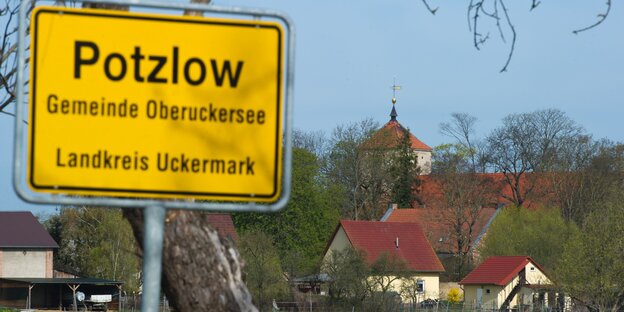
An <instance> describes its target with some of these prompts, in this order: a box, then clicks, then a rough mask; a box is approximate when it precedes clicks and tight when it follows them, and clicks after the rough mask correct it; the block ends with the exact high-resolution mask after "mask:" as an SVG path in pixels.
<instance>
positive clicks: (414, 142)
mask: <svg viewBox="0 0 624 312" xmlns="http://www.w3.org/2000/svg"><path fill="white" fill-rule="evenodd" d="M404 129H405V128H403V126H402V125H401V124H400V123H399V122H398V121H396V120H390V121H388V123H386V124H385V125H384V126H383V127H381V129H379V130H378V131H377V132H375V133H374V134H373V136H372V137H371V138H370V139H368V140H367V141H366V142H364V143H362V148H364V149H375V148H394V147H396V146H398V145H399V144H400V143H401V139H403V131H404ZM409 138H410V143H411V147H412V148H413V149H415V150H418V151H427V152H430V151H431V147H429V146H428V145H427V144H425V143H423V142H422V141H421V140H419V139H418V138H416V137H415V136H414V135H413V134H412V133H411V132H410V134H409Z"/></svg>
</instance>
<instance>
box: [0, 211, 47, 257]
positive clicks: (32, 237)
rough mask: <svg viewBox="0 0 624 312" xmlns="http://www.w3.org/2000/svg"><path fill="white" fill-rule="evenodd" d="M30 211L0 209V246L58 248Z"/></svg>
mask: <svg viewBox="0 0 624 312" xmlns="http://www.w3.org/2000/svg"><path fill="white" fill-rule="evenodd" d="M58 247H59V246H58V244H57V243H56V242H55V241H54V239H53V238H52V236H50V234H49V233H48V231H46V229H45V228H44V227H43V225H41V223H39V221H37V219H36V218H35V216H33V214H32V213H31V212H30V211H0V248H58Z"/></svg>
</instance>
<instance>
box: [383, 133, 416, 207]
mask: <svg viewBox="0 0 624 312" xmlns="http://www.w3.org/2000/svg"><path fill="white" fill-rule="evenodd" d="M390 161H391V162H390V174H391V177H392V178H393V183H392V188H391V196H392V202H393V203H396V204H398V205H399V207H412V203H413V202H414V201H415V200H416V196H415V192H414V188H415V187H416V186H417V185H418V183H419V180H418V178H417V177H418V174H419V173H420V170H419V167H418V163H417V161H418V157H417V155H416V153H415V152H414V150H413V149H412V142H411V140H410V132H409V129H406V128H403V129H402V136H401V140H400V142H399V144H398V145H397V146H396V147H395V148H394V151H393V154H392V157H391V160H390Z"/></svg>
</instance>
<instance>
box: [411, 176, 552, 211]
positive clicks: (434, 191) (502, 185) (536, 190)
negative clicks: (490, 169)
mask: <svg viewBox="0 0 624 312" xmlns="http://www.w3.org/2000/svg"><path fill="white" fill-rule="evenodd" d="M477 177H479V178H480V179H481V185H482V186H483V187H484V188H487V189H489V190H490V191H491V195H492V196H491V198H490V203H489V206H490V207H497V206H498V205H500V204H503V205H507V204H509V203H511V198H512V197H513V196H512V190H511V187H510V186H509V184H508V183H507V182H506V178H505V174H503V173H479V174H477ZM419 179H420V180H421V185H420V186H419V188H418V195H419V196H420V198H421V199H422V200H423V201H424V202H425V204H426V205H427V206H429V205H434V202H435V201H436V200H437V199H440V198H442V196H443V193H442V185H440V183H439V182H438V181H437V176H436V175H435V174H430V175H421V176H420V177H419ZM549 183H550V182H549V180H548V177H546V176H544V175H543V174H538V173H525V174H523V175H522V176H521V177H520V188H521V191H523V192H524V191H526V188H527V187H531V188H532V191H531V193H530V194H529V196H528V198H526V199H525V202H524V204H523V206H524V207H525V208H537V207H539V206H540V205H544V204H548V203H550V202H552V201H553V199H554V198H553V194H551V193H549V192H548V190H550V187H549Z"/></svg>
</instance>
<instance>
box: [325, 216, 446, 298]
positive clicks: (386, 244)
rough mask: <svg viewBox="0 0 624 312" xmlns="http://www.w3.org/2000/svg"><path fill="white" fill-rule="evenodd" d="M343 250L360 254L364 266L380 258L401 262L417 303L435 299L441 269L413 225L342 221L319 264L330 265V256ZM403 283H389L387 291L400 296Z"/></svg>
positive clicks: (426, 242)
mask: <svg viewBox="0 0 624 312" xmlns="http://www.w3.org/2000/svg"><path fill="white" fill-rule="evenodd" d="M346 248H354V249H356V250H359V251H361V252H363V253H364V255H365V259H364V260H365V262H366V263H367V264H368V265H372V264H373V263H374V262H375V261H376V260H377V259H379V257H380V256H382V255H387V256H389V257H396V258H398V259H400V260H402V261H404V264H405V267H404V270H405V271H406V272H405V275H406V276H408V278H410V279H412V280H414V279H415V280H417V283H418V292H419V294H420V296H419V298H418V301H422V300H425V299H438V298H439V287H440V286H439V284H440V273H442V272H444V267H443V266H442V263H440V260H439V259H438V257H437V256H436V254H435V252H434V251H433V248H432V247H431V244H429V241H428V240H427V239H426V238H425V235H424V234H423V232H422V229H421V227H420V226H419V225H418V224H417V223H405V222H379V221H348V220H342V221H340V223H339V224H338V226H337V227H336V230H335V231H334V234H333V235H332V237H331V239H330V240H329V242H328V244H327V247H326V249H325V253H324V256H323V261H330V259H331V255H332V253H333V252H336V251H343V250H345V249H346ZM403 282H404V279H398V280H395V281H393V282H392V285H391V287H390V288H391V290H392V291H395V292H397V293H400V291H401V286H402V283H403ZM402 299H403V301H404V302H405V301H409V300H410V299H409V298H405V297H403V298H402Z"/></svg>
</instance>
